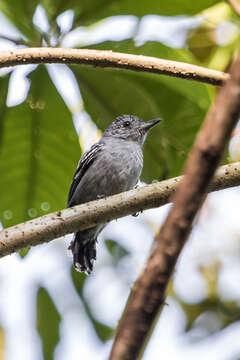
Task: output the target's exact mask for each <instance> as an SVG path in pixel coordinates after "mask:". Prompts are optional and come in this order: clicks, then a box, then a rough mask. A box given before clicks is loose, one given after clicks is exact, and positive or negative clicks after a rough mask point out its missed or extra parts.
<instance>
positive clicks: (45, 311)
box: [37, 288, 61, 360]
mask: <svg viewBox="0 0 240 360" xmlns="http://www.w3.org/2000/svg"><path fill="white" fill-rule="evenodd" d="M60 321H61V316H60V315H59V313H58V311H57V309H56V307H55V305H54V303H53V301H52V299H51V298H50V296H49V295H48V292H47V291H46V290H45V289H44V288H39V290H38V293H37V330H38V332H39V335H40V337H41V340H42V348H43V355H44V359H45V360H52V359H53V353H54V349H55V347H56V345H57V343H58V341H59V324H60Z"/></svg>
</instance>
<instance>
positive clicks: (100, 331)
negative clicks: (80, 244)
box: [71, 267, 113, 342]
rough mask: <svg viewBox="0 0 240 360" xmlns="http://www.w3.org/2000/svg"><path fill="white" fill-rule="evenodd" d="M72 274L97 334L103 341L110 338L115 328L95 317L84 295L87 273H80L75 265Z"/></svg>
mask: <svg viewBox="0 0 240 360" xmlns="http://www.w3.org/2000/svg"><path fill="white" fill-rule="evenodd" d="M71 276H72V281H73V284H74V286H75V289H76V291H77V293H78V295H79V297H80V299H81V301H82V304H83V306H84V309H85V312H86V314H87V315H88V318H89V320H90V321H91V323H92V325H93V327H94V330H95V332H96V334H97V335H98V337H99V339H100V340H101V341H102V342H105V341H107V340H109V339H110V338H111V337H112V335H113V329H112V328H111V327H109V326H107V325H106V324H103V323H102V322H100V321H98V320H96V319H95V317H94V315H93V313H92V311H91V308H90V306H89V305H88V303H87V301H86V299H85V297H84V292H83V288H84V283H85V281H86V280H87V276H86V275H85V274H82V273H81V274H80V273H78V272H77V271H76V270H75V269H74V268H73V267H72V268H71Z"/></svg>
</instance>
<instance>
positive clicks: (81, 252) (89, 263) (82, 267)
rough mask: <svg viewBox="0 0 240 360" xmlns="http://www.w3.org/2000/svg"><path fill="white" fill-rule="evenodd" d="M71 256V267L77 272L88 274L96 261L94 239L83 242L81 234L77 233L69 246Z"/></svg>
mask: <svg viewBox="0 0 240 360" xmlns="http://www.w3.org/2000/svg"><path fill="white" fill-rule="evenodd" d="M69 249H70V250H72V254H73V265H74V267H75V269H76V270H77V271H80V272H85V273H86V274H90V273H91V271H92V269H93V262H94V260H96V239H95V238H94V239H88V240H85V241H83V239H82V233H81V232H77V233H75V234H74V238H73V240H72V242H71V244H70V246H69Z"/></svg>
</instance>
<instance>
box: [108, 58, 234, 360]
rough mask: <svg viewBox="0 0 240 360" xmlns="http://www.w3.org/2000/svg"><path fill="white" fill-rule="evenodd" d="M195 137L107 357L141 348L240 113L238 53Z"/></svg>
mask: <svg viewBox="0 0 240 360" xmlns="http://www.w3.org/2000/svg"><path fill="white" fill-rule="evenodd" d="M230 75H231V78H230V79H229V80H228V81H227V82H226V84H225V86H223V87H222V89H220V91H219V93H218V95H217V97H216V101H215V103H214V104H213V106H212V107H211V109H210V111H209V113H208V115H207V117H206V119H205V122H204V125H203V127H202V129H201V130H200V132H199V133H198V136H197V138H196V140H195V144H194V147H193V149H192V151H191V153H190V155H189V158H188V160H187V163H186V166H185V171H184V173H185V175H184V177H183V179H182V181H181V182H180V184H179V187H178V190H177V191H176V193H175V195H174V196H173V206H172V208H171V210H170V212H169V214H168V217H167V219H166V221H165V223H164V225H163V226H162V228H161V230H160V232H159V233H158V234H157V236H156V238H155V249H154V251H153V253H152V255H151V256H150V258H149V259H148V262H147V264H146V268H145V270H144V271H143V273H142V275H141V276H140V277H139V278H138V280H137V282H136V283H135V285H134V287H133V289H132V291H131V293H130V296H129V299H128V302H127V306H126V309H125V311H124V314H123V317H122V319H121V321H120V323H119V327H118V329H117V334H116V337H115V341H114V344H113V347H112V352H111V355H110V359H111V360H120V359H121V360H133V359H137V358H138V356H139V354H140V352H141V351H142V349H143V348H144V341H145V339H146V338H147V336H148V334H149V332H150V330H151V327H152V326H153V323H154V320H155V319H156V317H157V315H158V314H159V310H160V309H161V308H162V306H163V305H164V301H165V297H166V289H167V285H168V283H169V281H170V278H171V276H172V273H173V270H174V267H175V264H176V262H177V259H178V257H179V254H180V252H181V250H182V248H183V245H184V243H185V241H186V239H187V237H188V234H189V233H190V231H191V224H192V221H193V219H194V216H195V215H196V213H197V211H198V209H199V208H200V206H201V204H202V201H203V199H204V194H205V192H206V190H207V187H208V186H209V183H210V181H211V179H212V176H213V174H214V171H215V169H216V166H217V164H218V162H219V161H220V159H221V156H222V154H223V151H224V147H225V144H226V142H227V140H228V139H229V137H230V134H231V132H232V130H233V128H234V126H235V124H236V122H237V120H238V116H239V113H240V56H239V57H238V59H237V61H236V63H235V64H234V65H233V67H232V69H231V72H230Z"/></svg>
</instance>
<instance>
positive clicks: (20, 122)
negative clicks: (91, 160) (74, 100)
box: [0, 67, 80, 227]
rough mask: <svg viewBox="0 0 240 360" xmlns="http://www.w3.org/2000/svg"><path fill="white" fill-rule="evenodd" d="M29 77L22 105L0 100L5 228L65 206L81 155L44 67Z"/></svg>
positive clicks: (67, 114)
mask: <svg viewBox="0 0 240 360" xmlns="http://www.w3.org/2000/svg"><path fill="white" fill-rule="evenodd" d="M30 78H31V89H30V92H29V94H28V98H27V100H26V101H25V102H24V103H23V104H21V105H19V106H16V107H13V108H7V107H6V106H5V105H4V104H3V103H2V104H1V107H0V114H1V118H0V127H1V136H0V173H1V177H0V199H1V201H0V219H1V221H2V224H3V226H4V227H8V226H11V225H14V224H17V223H21V222H23V221H26V220H29V219H31V218H34V217H36V216H40V215H43V214H46V213H47V212H50V211H55V210H59V209H61V208H65V207H66V201H67V194H68V188H69V186H70V183H71V179H72V176H73V173H74V170H75V168H76V165H77V162H78V159H79V156H80V147H79V142H78V138H77V134H76V132H75V129H74V126H73V123H72V118H71V114H70V112H69V110H68V109H67V107H66V106H65V104H64V102H63V100H62V99H61V97H60V95H59V94H58V92H57V90H56V89H55V87H54V85H53V84H52V82H51V81H50V79H49V77H48V74H47V72H46V69H45V67H39V68H38V69H37V70H36V71H34V72H33V73H32V74H31V76H30ZM5 82H6V81H5ZM0 86H1V85H0ZM5 86H6V84H5ZM6 88H7V87H6ZM2 94H4V93H3V92H2ZM2 99H4V96H3V95H2V97H1V101H3V100H2Z"/></svg>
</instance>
